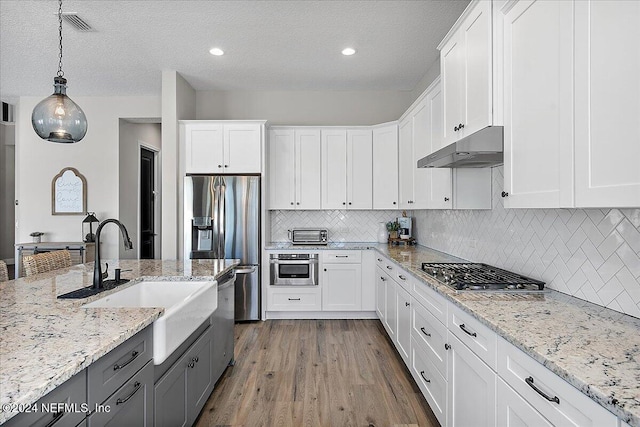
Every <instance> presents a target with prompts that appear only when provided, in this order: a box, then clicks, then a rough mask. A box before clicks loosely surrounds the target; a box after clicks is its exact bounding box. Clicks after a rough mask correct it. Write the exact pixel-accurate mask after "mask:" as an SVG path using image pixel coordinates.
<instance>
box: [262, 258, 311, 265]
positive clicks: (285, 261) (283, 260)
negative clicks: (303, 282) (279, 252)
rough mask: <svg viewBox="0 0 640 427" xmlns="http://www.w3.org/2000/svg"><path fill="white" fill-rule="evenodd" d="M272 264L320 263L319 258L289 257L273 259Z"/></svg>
mask: <svg viewBox="0 0 640 427" xmlns="http://www.w3.org/2000/svg"><path fill="white" fill-rule="evenodd" d="M270 262H271V264H296V265H307V264H318V260H317V259H313V260H311V259H305V260H289V259H286V260H285V259H272V260H271V261H270Z"/></svg>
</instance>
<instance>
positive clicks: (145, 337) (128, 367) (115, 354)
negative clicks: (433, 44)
mask: <svg viewBox="0 0 640 427" xmlns="http://www.w3.org/2000/svg"><path fill="white" fill-rule="evenodd" d="M152 328H153V325H149V326H147V327H146V328H145V329H143V330H142V331H140V332H138V333H137V334H135V335H134V336H133V337H131V338H129V339H128V340H127V341H125V342H124V343H122V344H120V345H119V346H118V347H116V348H115V349H113V350H111V351H110V352H109V353H107V354H106V355H104V356H102V357H101V358H100V359H98V360H97V361H96V362H95V363H93V364H92V365H90V366H89V368H88V369H87V402H88V403H89V406H90V407H93V406H94V405H95V404H98V403H102V402H104V400H105V399H106V398H107V397H109V396H111V394H113V392H115V391H116V390H118V389H119V388H120V387H122V385H123V384H124V383H125V381H127V380H129V378H131V377H132V376H133V374H135V373H136V372H138V371H139V370H140V368H142V367H143V366H144V365H145V364H146V363H147V362H148V361H149V360H151V359H152V358H153V329H152Z"/></svg>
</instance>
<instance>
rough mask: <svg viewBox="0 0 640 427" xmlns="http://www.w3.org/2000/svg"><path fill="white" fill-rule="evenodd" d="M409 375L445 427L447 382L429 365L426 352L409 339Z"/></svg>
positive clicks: (433, 366) (432, 365) (416, 342)
mask: <svg viewBox="0 0 640 427" xmlns="http://www.w3.org/2000/svg"><path fill="white" fill-rule="evenodd" d="M411 374H412V375H413V378H414V379H415V380H416V383H418V387H419V388H420V391H422V394H423V396H424V397H425V399H427V402H428V403H429V406H430V407H431V410H432V411H433V413H434V415H435V416H436V418H437V419H438V421H439V422H440V424H441V425H443V426H446V425H447V423H446V416H447V380H446V379H445V377H443V376H442V374H441V373H440V372H439V371H438V369H437V368H436V367H435V365H434V364H433V363H431V361H430V359H429V356H428V350H426V349H424V348H423V347H422V345H421V344H419V343H418V341H416V340H415V338H413V337H412V338H411Z"/></svg>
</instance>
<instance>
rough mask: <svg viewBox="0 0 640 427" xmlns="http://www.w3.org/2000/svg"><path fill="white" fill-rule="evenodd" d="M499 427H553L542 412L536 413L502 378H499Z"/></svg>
mask: <svg viewBox="0 0 640 427" xmlns="http://www.w3.org/2000/svg"><path fill="white" fill-rule="evenodd" d="M497 410H498V425H499V426H501V427H552V426H553V424H551V423H549V421H547V420H546V419H545V418H544V417H543V416H542V415H540V412H538V411H536V410H535V409H534V408H533V407H532V406H531V405H529V404H528V403H527V401H526V400H524V398H523V397H522V396H520V395H519V394H518V393H516V392H515V391H514V390H513V389H512V388H511V387H509V386H508V385H507V384H506V383H505V382H504V381H503V380H502V378H498V406H497Z"/></svg>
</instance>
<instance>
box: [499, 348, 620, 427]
mask: <svg viewBox="0 0 640 427" xmlns="http://www.w3.org/2000/svg"><path fill="white" fill-rule="evenodd" d="M498 354H499V357H498V375H500V377H501V378H502V379H503V380H504V381H505V382H506V383H507V384H509V385H510V386H511V387H513V389H514V390H515V391H516V392H518V394H519V395H520V396H522V397H523V398H524V400H526V401H527V402H528V403H529V404H530V405H531V406H533V407H534V408H535V409H536V410H537V411H538V412H540V413H541V414H542V415H543V416H544V417H545V418H546V419H548V420H549V421H551V423H552V424H553V425H557V426H564V425H579V426H584V427H588V426H593V427H596V426H598V427H600V426H602V427H607V426H610V427H614V426H615V425H616V423H617V418H616V417H615V415H613V414H612V413H611V412H609V411H607V410H606V409H604V408H603V407H602V406H600V405H599V404H598V403H596V402H594V401H593V400H591V399H590V398H588V397H587V396H586V395H584V394H582V393H581V392H580V391H579V390H578V389H576V388H575V387H573V386H572V385H570V384H569V383H567V382H566V381H564V380H563V379H562V378H560V377H559V376H557V375H556V374H554V373H553V372H551V371H550V370H548V369H547V368H545V367H544V366H543V365H541V364H540V363H538V362H536V361H535V360H533V359H532V358H531V357H530V356H528V355H527V354H525V353H524V352H523V351H521V350H520V349H518V348H516V347H515V346H514V345H512V344H510V343H508V342H507V341H505V340H504V339H502V338H500V339H499V342H498ZM534 387H535V388H534ZM536 389H537V390H536ZM549 399H551V400H549Z"/></svg>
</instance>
